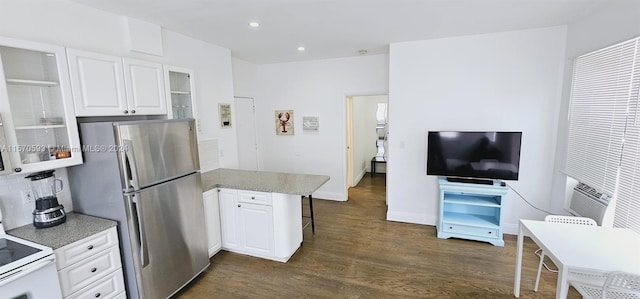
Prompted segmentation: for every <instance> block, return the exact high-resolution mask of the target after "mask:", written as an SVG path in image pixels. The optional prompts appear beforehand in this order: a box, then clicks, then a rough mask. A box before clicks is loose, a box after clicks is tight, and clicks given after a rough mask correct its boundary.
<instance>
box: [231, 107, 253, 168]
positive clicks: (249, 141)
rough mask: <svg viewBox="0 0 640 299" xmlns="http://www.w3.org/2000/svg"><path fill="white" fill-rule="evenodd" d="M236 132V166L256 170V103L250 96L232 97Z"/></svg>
mask: <svg viewBox="0 0 640 299" xmlns="http://www.w3.org/2000/svg"><path fill="white" fill-rule="evenodd" d="M233 99H234V106H235V108H236V121H235V125H236V134H237V140H238V168H240V169H245V170H258V143H257V141H256V103H255V101H254V99H253V98H252V97H234V98H233Z"/></svg>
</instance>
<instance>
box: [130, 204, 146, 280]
mask: <svg viewBox="0 0 640 299" xmlns="http://www.w3.org/2000/svg"><path fill="white" fill-rule="evenodd" d="M131 202H132V203H133V205H134V209H135V211H136V218H137V219H136V224H137V225H136V226H137V229H138V242H139V243H140V244H139V245H140V264H141V266H142V268H144V267H146V266H147V265H149V248H148V247H147V235H146V233H145V231H146V230H145V228H144V220H143V218H142V216H143V215H144V213H143V208H142V200H141V198H139V197H136V195H135V194H132V195H131Z"/></svg>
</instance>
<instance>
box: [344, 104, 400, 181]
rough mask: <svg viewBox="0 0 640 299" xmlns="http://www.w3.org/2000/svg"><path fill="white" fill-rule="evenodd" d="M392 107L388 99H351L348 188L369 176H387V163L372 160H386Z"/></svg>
mask: <svg viewBox="0 0 640 299" xmlns="http://www.w3.org/2000/svg"><path fill="white" fill-rule="evenodd" d="M388 103H389V97H388V96H387V95H369V96H349V97H347V101H346V105H347V107H346V112H347V113H346V115H347V121H346V123H347V134H346V136H347V188H351V187H354V186H356V185H357V184H358V182H360V180H361V179H363V178H365V177H366V176H370V177H372V178H373V177H377V176H382V177H383V178H385V176H386V163H380V162H378V163H372V160H373V159H376V157H377V158H378V159H384V157H386V151H385V149H386V138H387V127H388V117H387V115H388V114H387V107H388ZM381 108H382V109H381ZM372 168H375V173H372V171H373V170H374V169H372ZM383 182H384V180H383Z"/></svg>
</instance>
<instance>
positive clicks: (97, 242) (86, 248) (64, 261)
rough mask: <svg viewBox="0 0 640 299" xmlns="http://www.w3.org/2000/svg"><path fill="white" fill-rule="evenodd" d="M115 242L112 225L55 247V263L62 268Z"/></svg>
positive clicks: (114, 232) (116, 236)
mask: <svg viewBox="0 0 640 299" xmlns="http://www.w3.org/2000/svg"><path fill="white" fill-rule="evenodd" d="M117 244H118V233H117V232H116V228H115V227H112V228H110V229H108V230H106V231H103V232H101V233H97V234H95V235H93V236H90V237H87V238H84V239H82V240H80V241H76V242H74V243H71V244H69V245H67V246H64V247H61V248H58V249H56V250H55V254H56V265H57V267H58V269H63V268H65V267H67V266H69V265H71V264H73V263H76V262H78V261H80V260H82V259H85V258H87V257H90V256H93V255H95V254H97V253H99V252H100V251H102V250H104V249H107V248H109V247H111V246H114V245H117Z"/></svg>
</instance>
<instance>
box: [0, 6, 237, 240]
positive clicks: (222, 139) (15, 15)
mask: <svg viewBox="0 0 640 299" xmlns="http://www.w3.org/2000/svg"><path fill="white" fill-rule="evenodd" d="M125 20H126V19H125V18H123V17H121V16H118V15H115V14H111V13H107V12H103V11H100V10H96V9H93V8H89V7H86V6H83V5H79V4H76V3H73V2H69V1H66V0H55V1H50V0H29V1H21V0H2V2H1V3H0V35H1V36H7V37H13V38H20V39H26V40H32V41H37V42H44V43H50V44H56V45H61V46H65V47H71V48H77V49H83V50H89V51H94V52H100V53H105V54H112V55H117V56H129V57H135V58H139V59H145V60H149V61H156V62H160V63H163V64H170V65H175V66H180V67H185V68H190V69H193V70H194V82H195V92H196V96H197V102H196V105H197V108H198V115H199V117H200V119H201V128H202V132H201V133H200V135H199V136H200V138H218V139H219V143H220V154H221V157H220V166H221V167H235V166H236V165H237V164H238V158H237V145H236V134H235V129H226V130H221V129H220V128H219V125H218V112H217V111H218V105H217V104H218V102H227V103H233V83H232V73H231V52H230V51H229V50H228V49H225V48H221V47H218V46H215V45H211V44H208V43H205V42H202V41H199V40H196V39H193V38H190V37H187V36H184V35H181V34H178V33H175V32H171V31H169V30H163V31H162V35H163V46H164V56H162V57H159V56H154V55H146V54H141V53H137V52H130V51H128V46H127V39H128V33H127V30H126V22H125ZM222 155H223V156H222ZM60 173H61V174H62V171H61V172H60ZM20 176H22V175H20ZM19 181H20V180H15V179H13V178H11V177H8V178H7V177H4V178H2V177H0V186H2V185H4V186H11V187H8V188H2V187H0V208H2V211H3V213H4V215H5V217H7V218H8V219H7V220H8V223H9V224H10V225H7V226H5V227H7V228H11V227H14V226H15V225H23V224H27V223H29V222H30V220H28V221H25V219H30V218H29V217H28V215H26V214H25V213H26V211H27V210H29V209H30V208H29V209H24V208H22V207H20V208H15V207H17V206H18V205H21V203H19V202H18V200H19V198H20V196H19V191H17V190H18V189H19V187H16V186H15V185H16V184H19V183H17V182H19ZM25 182H26V181H25ZM23 187H24V186H23ZM7 207H14V208H7ZM7 210H9V211H7ZM16 211H19V212H16ZM14 213H15V215H14ZM29 213H30V212H29ZM25 215H26V216H25ZM18 219H19V220H18Z"/></svg>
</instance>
